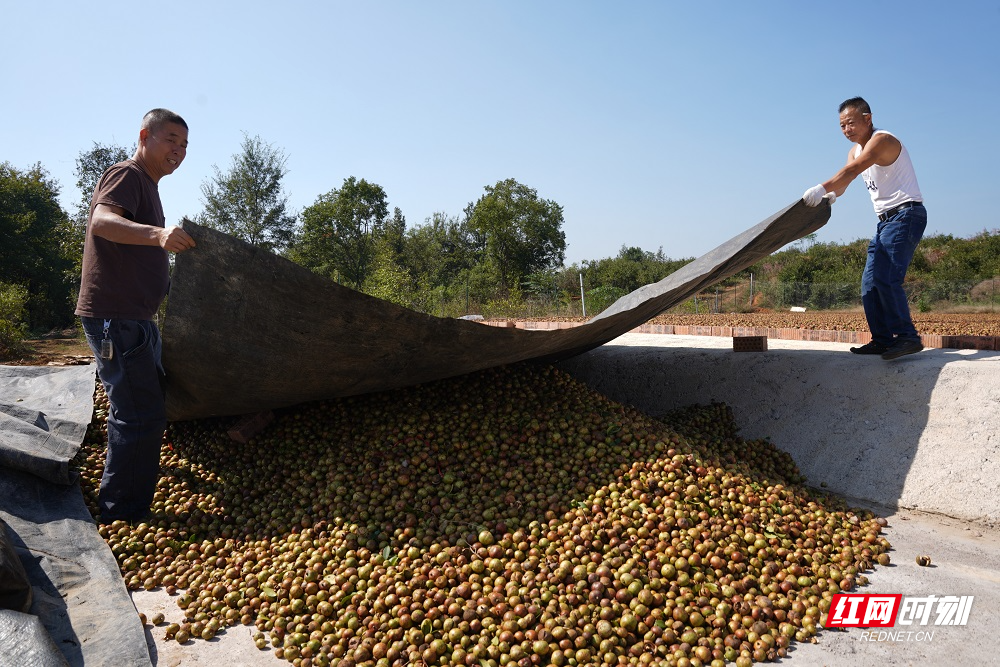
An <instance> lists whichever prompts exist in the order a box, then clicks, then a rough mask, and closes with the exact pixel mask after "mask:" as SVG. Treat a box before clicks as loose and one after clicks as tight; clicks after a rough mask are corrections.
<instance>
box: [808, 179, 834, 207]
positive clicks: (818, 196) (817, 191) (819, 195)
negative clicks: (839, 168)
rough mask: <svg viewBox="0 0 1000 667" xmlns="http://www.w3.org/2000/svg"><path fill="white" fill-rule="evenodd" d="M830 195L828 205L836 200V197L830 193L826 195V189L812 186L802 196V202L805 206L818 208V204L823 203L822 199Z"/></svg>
mask: <svg viewBox="0 0 1000 667" xmlns="http://www.w3.org/2000/svg"><path fill="white" fill-rule="evenodd" d="M828 194H829V195H830V203H831V204H832V203H833V200H834V199H836V198H837V195H835V194H834V193H832V192H830V193H827V191H826V188H824V187H823V186H822V184H820V185H814V186H812V187H811V188H809V189H808V190H806V191H805V193H804V194H803V195H802V201H803V202H805V204H806V206H819V203H820V202H821V201H823V197H825V196H827V195H828Z"/></svg>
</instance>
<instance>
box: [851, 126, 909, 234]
mask: <svg viewBox="0 0 1000 667" xmlns="http://www.w3.org/2000/svg"><path fill="white" fill-rule="evenodd" d="M879 133H882V134H888V135H889V136H890V137H892V136H895V135H893V134H892V133H891V132H886V131H885V130H875V132H874V134H873V135H872V136H874V135H875V134H879ZM899 147H900V148H899V157H897V158H896V161H895V162H893V163H892V164H890V165H889V166H888V167H883V166H881V165H877V164H873V165H872V166H870V167H868V168H867V169H865V170H864V171H863V172H862V173H861V177H862V178H863V179H864V181H865V187H867V188H868V194H870V195H871V198H872V206H874V207H875V215H881V214H882V213H885V212H886V211H888V210H889V209H891V208H895V207H896V206H899V205H900V204H902V203H904V202H908V201H916V202H922V201H923V200H924V198H923V196H922V195H921V194H920V186H918V185H917V174H916V172H914V171H913V163H912V162H910V154H909V153H907V152H906V146H904V145H903V142H900V143H899ZM860 154H861V144H858V146H857V147H856V148H855V149H854V157H857V156H858V155H860Z"/></svg>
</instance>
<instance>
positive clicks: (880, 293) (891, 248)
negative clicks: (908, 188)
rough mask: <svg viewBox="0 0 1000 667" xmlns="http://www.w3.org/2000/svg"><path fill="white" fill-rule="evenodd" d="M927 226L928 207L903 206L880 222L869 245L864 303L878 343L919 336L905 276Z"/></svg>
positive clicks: (862, 291)
mask: <svg viewBox="0 0 1000 667" xmlns="http://www.w3.org/2000/svg"><path fill="white" fill-rule="evenodd" d="M926 227H927V210H926V209H925V208H924V207H923V206H914V207H912V208H907V209H903V210H902V211H900V212H899V213H897V214H896V215H894V216H892V217H891V218H889V219H888V220H885V221H884V222H879V224H878V227H877V229H876V232H875V236H874V237H873V238H872V240H871V242H870V243H869V244H868V260H867V263H866V264H865V270H864V273H863V274H862V276H861V303H862V304H863V305H864V307H865V317H866V319H867V320H868V329H869V330H870V331H871V333H872V340H873V341H875V342H876V343H881V344H882V345H885V346H887V347H888V346H889V345H892V343H893V341H894V340H895V339H896V338H919V337H920V335H919V334H918V333H917V330H916V328H915V327H914V326H913V320H912V319H911V318H910V306H909V304H908V303H907V302H906V292H905V291H903V279H904V278H905V277H906V270H907V269H908V268H909V266H910V261H911V260H912V259H913V253H914V252H915V251H916V249H917V244H918V243H919V242H920V239H921V237H923V235H924V229H925V228H926Z"/></svg>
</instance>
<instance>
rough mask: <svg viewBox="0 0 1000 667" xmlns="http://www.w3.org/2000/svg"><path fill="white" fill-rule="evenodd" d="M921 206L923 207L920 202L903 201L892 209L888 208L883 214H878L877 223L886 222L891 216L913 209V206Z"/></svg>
mask: <svg viewBox="0 0 1000 667" xmlns="http://www.w3.org/2000/svg"><path fill="white" fill-rule="evenodd" d="M923 205H924V203H923V202H922V201H904V202H903V203H902V204H900V205H899V206H896V207H894V208H890V209H889V210H888V211H886V212H885V213H880V214H879V216H878V221H879V222H885V221H886V220H888V219H889V218H891V217H892V216H894V215H896V214H897V213H899V212H900V211H905V210H906V209H908V208H913V207H914V206H923Z"/></svg>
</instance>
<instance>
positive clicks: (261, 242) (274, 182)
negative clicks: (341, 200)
mask: <svg viewBox="0 0 1000 667" xmlns="http://www.w3.org/2000/svg"><path fill="white" fill-rule="evenodd" d="M241 149H242V151H241V152H240V153H238V154H236V155H234V156H233V163H232V166H231V167H230V168H229V171H227V172H226V173H222V171H221V170H220V169H219V168H218V167H217V166H214V165H213V169H214V170H215V176H214V177H213V178H212V179H211V180H208V181H206V182H204V183H202V185H201V193H202V195H203V197H204V204H205V210H204V211H203V212H202V213H200V214H199V215H198V216H196V220H197V222H199V223H201V224H204V225H207V226H208V227H213V228H215V229H218V230H220V231H223V232H226V233H227V234H231V235H232V236H235V237H236V238H240V239H243V240H244V241H247V242H248V243H251V244H253V245H256V246H261V247H263V248H266V249H267V250H271V251H281V250H283V249H284V248H286V247H287V246H288V245H289V243H290V242H291V240H292V237H293V235H294V231H295V222H296V218H295V215H293V214H291V213H289V212H288V196H287V195H285V193H284V189H283V187H282V184H281V179H282V178H284V176H285V174H287V173H288V169H287V168H286V167H285V163H286V162H287V161H288V158H287V157H286V156H285V154H284V152H282V151H281V150H279V149H276V148H274V147H272V146H271V145H270V144H267V143H265V142H264V141H263V140H261V138H260V137H259V136H255V137H253V138H250V137H248V136H246V135H244V136H243V144H242V146H241Z"/></svg>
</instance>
